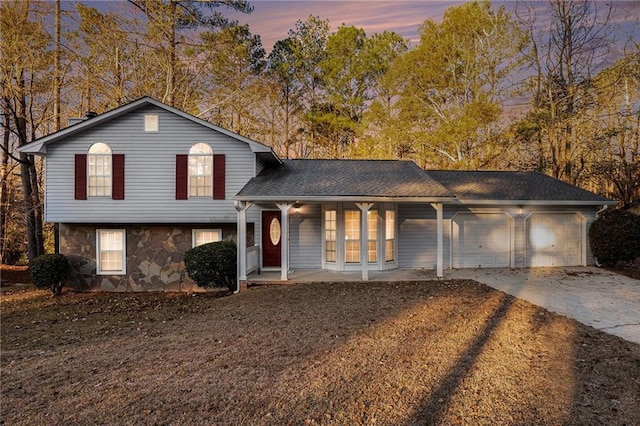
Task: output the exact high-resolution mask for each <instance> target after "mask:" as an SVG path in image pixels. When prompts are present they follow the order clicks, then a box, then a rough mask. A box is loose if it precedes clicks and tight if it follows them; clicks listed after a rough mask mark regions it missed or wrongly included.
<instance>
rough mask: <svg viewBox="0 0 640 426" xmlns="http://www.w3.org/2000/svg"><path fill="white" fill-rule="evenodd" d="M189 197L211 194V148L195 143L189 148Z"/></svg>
mask: <svg viewBox="0 0 640 426" xmlns="http://www.w3.org/2000/svg"><path fill="white" fill-rule="evenodd" d="M188 173H189V197H211V196H212V195H213V149H211V147H210V146H209V145H207V144H206V143H197V144H195V145H193V146H192V147H191V149H190V150H189V172H188Z"/></svg>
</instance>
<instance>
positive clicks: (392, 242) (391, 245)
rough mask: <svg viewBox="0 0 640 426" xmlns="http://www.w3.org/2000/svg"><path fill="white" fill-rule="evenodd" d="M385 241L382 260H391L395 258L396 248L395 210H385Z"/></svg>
mask: <svg viewBox="0 0 640 426" xmlns="http://www.w3.org/2000/svg"><path fill="white" fill-rule="evenodd" d="M385 228H386V229H385V238H386V239H385V242H384V253H385V254H384V260H385V261H387V262H392V261H393V260H395V250H396V212H395V210H385Z"/></svg>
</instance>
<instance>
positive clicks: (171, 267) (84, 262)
mask: <svg viewBox="0 0 640 426" xmlns="http://www.w3.org/2000/svg"><path fill="white" fill-rule="evenodd" d="M109 228H113V229H125V230H126V245H127V253H126V259H127V269H126V275H97V274H96V230H97V229H109ZM193 229H222V238H223V239H225V240H227V239H233V240H235V238H236V226H235V224H211V223H208V224H190V225H122V226H114V225H108V226H107V225H78V224H60V252H61V253H63V254H64V255H66V256H67V258H68V259H69V261H70V262H71V265H72V267H73V270H74V274H73V277H72V279H71V280H70V282H69V284H70V286H71V287H73V288H74V289H76V290H82V291H199V290H200V291H201V290H202V289H201V288H200V287H198V286H197V285H196V284H195V283H194V282H193V280H191V279H190V278H189V276H188V274H187V273H186V271H185V269H184V263H183V261H182V260H183V258H184V254H185V253H186V252H187V251H188V250H190V249H191V246H192V241H191V239H192V230H193ZM247 234H248V235H250V237H249V240H253V226H252V224H251V226H249V225H248V230H247ZM249 243H251V244H253V241H249Z"/></svg>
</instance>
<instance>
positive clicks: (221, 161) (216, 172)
mask: <svg viewBox="0 0 640 426" xmlns="http://www.w3.org/2000/svg"><path fill="white" fill-rule="evenodd" d="M224 177H225V158H224V154H215V155H214V156H213V199H214V200H224V189H225V188H224V187H225V181H224Z"/></svg>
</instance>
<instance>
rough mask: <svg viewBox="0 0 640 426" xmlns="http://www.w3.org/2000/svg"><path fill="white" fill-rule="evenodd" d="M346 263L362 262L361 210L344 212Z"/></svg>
mask: <svg viewBox="0 0 640 426" xmlns="http://www.w3.org/2000/svg"><path fill="white" fill-rule="evenodd" d="M344 261H345V262H346V263H358V262H360V210H345V211H344Z"/></svg>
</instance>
